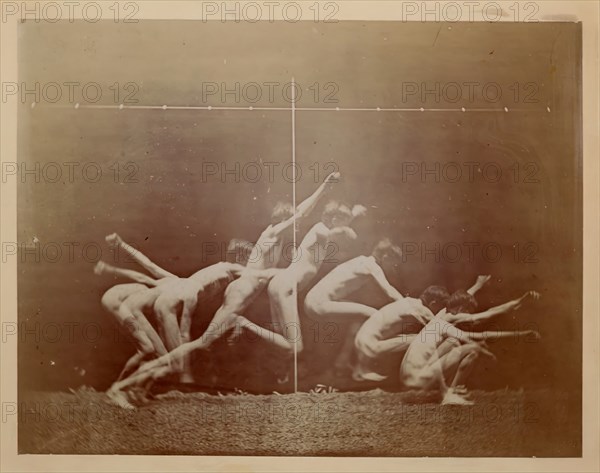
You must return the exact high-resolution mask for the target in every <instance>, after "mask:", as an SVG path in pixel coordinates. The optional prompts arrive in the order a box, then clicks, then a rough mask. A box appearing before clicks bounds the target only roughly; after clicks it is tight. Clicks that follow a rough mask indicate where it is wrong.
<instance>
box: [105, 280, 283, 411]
mask: <svg viewBox="0 0 600 473" xmlns="http://www.w3.org/2000/svg"><path fill="white" fill-rule="evenodd" d="M279 271H281V270H280V269H276V268H271V269H265V270H255V269H251V268H246V269H245V270H244V271H243V273H242V276H241V277H240V278H239V279H237V280H235V281H233V282H232V283H231V284H229V286H227V289H226V290H225V298H224V301H223V305H222V306H221V307H220V308H219V309H218V310H217V312H216V313H215V316H214V317H213V319H212V321H211V323H210V324H209V327H208V329H207V330H206V331H205V332H204V334H202V335H201V336H200V337H198V338H197V339H196V340H193V341H191V342H188V343H184V344H182V345H180V346H179V347H177V348H176V349H174V350H173V351H171V352H170V353H167V354H166V355H164V356H161V357H160V358H158V359H156V360H152V361H149V362H148V363H146V364H144V365H142V366H140V367H139V368H138V370H137V371H136V372H135V373H133V374H132V375H131V376H129V377H128V378H126V379H124V380H122V381H118V382H116V383H114V384H113V385H112V387H111V388H110V390H109V391H107V394H108V396H109V397H110V398H111V399H112V401H113V402H115V403H116V404H117V405H119V406H121V407H123V408H125V409H134V406H133V405H132V404H130V403H129V401H128V400H127V397H126V395H125V393H124V392H123V390H125V389H127V388H131V387H134V386H147V384H148V382H151V381H153V380H156V379H159V378H162V377H164V376H167V375H169V374H171V373H174V372H176V370H177V368H176V366H177V364H178V360H181V359H183V358H185V357H187V356H189V355H190V354H191V353H192V352H194V351H196V350H205V349H208V348H209V347H210V346H211V345H212V343H214V342H215V340H217V339H218V338H220V337H221V336H223V335H224V334H225V333H226V332H228V331H229V330H231V329H232V328H234V327H235V326H236V324H242V325H244V328H245V329H248V330H252V331H254V332H255V333H257V334H258V335H260V336H261V337H263V338H264V337H266V336H267V335H265V333H264V332H266V330H265V329H263V328H262V327H260V326H258V325H256V324H254V323H253V322H251V321H249V320H248V319H246V318H245V317H243V316H242V315H241V314H243V313H244V311H245V310H246V309H247V308H248V307H249V306H250V304H251V303H252V302H253V301H254V299H255V298H256V297H257V296H258V295H259V294H260V293H261V292H262V291H263V290H264V289H265V287H266V286H267V284H268V283H269V281H270V280H271V279H272V278H273V276H275V274H276V273H277V272H279ZM268 336H269V337H270V339H271V340H270V341H271V342H272V343H274V344H276V345H279V346H280V347H282V348H286V347H287V346H288V343H287V341H286V340H285V338H284V337H283V336H282V335H279V334H277V333H274V332H269V335H268Z"/></svg>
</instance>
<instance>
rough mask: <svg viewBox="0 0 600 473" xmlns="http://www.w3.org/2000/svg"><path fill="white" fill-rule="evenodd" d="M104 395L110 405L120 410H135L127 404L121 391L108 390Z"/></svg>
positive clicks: (125, 397)
mask: <svg viewBox="0 0 600 473" xmlns="http://www.w3.org/2000/svg"><path fill="white" fill-rule="evenodd" d="M106 395H107V396H108V399H109V400H110V402H111V403H112V404H114V405H115V406H119V407H120V408H121V409H128V410H130V411H132V410H135V406H134V405H133V404H131V403H130V402H129V400H128V399H127V395H126V394H125V393H124V392H123V391H119V390H116V389H109V390H108V391H106Z"/></svg>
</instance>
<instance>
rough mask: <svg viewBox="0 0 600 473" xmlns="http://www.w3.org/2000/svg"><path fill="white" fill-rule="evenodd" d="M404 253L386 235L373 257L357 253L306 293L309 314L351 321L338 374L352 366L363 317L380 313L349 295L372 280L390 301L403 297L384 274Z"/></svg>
mask: <svg viewBox="0 0 600 473" xmlns="http://www.w3.org/2000/svg"><path fill="white" fill-rule="evenodd" d="M401 256H402V251H401V250H400V248H399V247H397V246H395V245H393V244H392V242H391V241H390V240H389V239H388V238H384V239H382V240H380V241H379V242H378V243H377V244H376V245H375V247H374V248H373V251H372V253H371V256H357V257H356V258H353V259H351V260H349V261H346V262H345V263H342V264H340V265H339V266H337V267H336V268H334V269H333V270H332V271H331V272H330V273H328V274H327V275H326V276H325V277H324V278H323V279H321V280H320V281H319V282H318V283H317V284H316V285H315V286H314V287H313V288H312V289H311V290H310V291H309V293H308V294H307V295H306V299H305V300H304V309H305V311H306V314H307V315H308V316H310V317H312V318H319V319H333V320H341V321H343V320H348V322H350V327H349V330H348V332H347V334H346V338H345V342H344V345H343V347H342V349H341V351H340V353H339V355H338V357H337V360H336V361H335V364H334V368H335V371H336V373H340V374H341V373H344V372H345V371H346V369H347V368H349V366H350V357H351V355H352V350H353V347H354V336H355V334H356V332H357V331H358V329H359V327H360V325H361V324H362V323H363V322H364V320H365V319H367V318H369V317H370V316H371V315H373V314H374V313H376V312H377V309H376V308H374V307H369V306H367V305H364V304H360V303H358V302H352V301H351V300H349V298H350V297H351V296H352V294H356V292H357V291H358V290H359V289H361V288H362V287H363V286H365V285H366V284H367V283H368V282H369V281H375V282H376V284H377V285H378V286H379V287H380V288H381V290H382V291H383V292H384V293H385V295H386V296H387V297H388V298H389V299H390V300H392V301H396V300H401V299H402V298H403V296H402V294H400V292H398V290H397V289H396V288H395V287H394V286H392V285H391V284H390V283H389V281H388V280H387V278H386V276H385V273H386V271H389V270H393V269H394V268H395V266H396V265H397V264H398V263H399V262H400V257H401Z"/></svg>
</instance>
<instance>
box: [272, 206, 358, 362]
mask: <svg viewBox="0 0 600 473" xmlns="http://www.w3.org/2000/svg"><path fill="white" fill-rule="evenodd" d="M365 212H366V208H365V207H363V206H362V205H355V206H354V207H353V208H352V209H350V208H349V207H348V206H346V205H344V204H340V203H338V202H335V201H331V202H329V203H328V204H327V205H326V206H325V209H324V210H323V214H322V216H321V222H319V223H317V224H315V225H314V226H313V227H312V228H311V229H310V230H309V231H308V233H307V234H306V236H305V237H304V239H303V240H302V243H301V244H300V246H299V247H298V251H297V255H296V258H295V260H294V261H292V263H291V264H290V265H289V266H288V267H287V268H286V269H284V270H283V271H281V273H279V274H278V275H277V276H275V277H274V278H273V280H272V281H271V283H270V284H269V289H268V291H269V300H270V302H271V317H272V318H273V322H274V323H276V324H281V326H282V327H284V328H286V329H287V328H288V327H290V326H291V327H293V328H294V329H295V332H296V333H295V336H294V337H290V343H289V348H288V351H289V353H290V354H292V353H293V352H294V345H295V347H296V348H295V350H296V353H300V352H301V351H302V348H303V344H302V337H301V334H300V317H299V315H298V295H297V294H298V292H299V291H302V290H304V289H305V288H306V287H307V286H308V284H309V283H310V282H311V281H312V280H313V278H314V277H315V276H316V275H317V273H318V272H319V269H320V267H321V264H322V263H323V261H324V260H325V259H326V256H327V249H328V247H329V244H330V243H331V242H336V243H337V241H341V242H343V241H344V239H346V241H347V240H355V239H356V233H355V232H354V230H353V229H352V228H350V227H349V225H350V223H352V220H354V218H356V217H358V216H361V215H364V214H365Z"/></svg>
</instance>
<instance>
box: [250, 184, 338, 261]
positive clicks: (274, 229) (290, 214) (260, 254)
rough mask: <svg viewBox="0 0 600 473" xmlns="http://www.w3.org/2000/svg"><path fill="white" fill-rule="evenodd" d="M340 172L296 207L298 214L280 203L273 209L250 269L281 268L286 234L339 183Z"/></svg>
mask: <svg viewBox="0 0 600 473" xmlns="http://www.w3.org/2000/svg"><path fill="white" fill-rule="evenodd" d="M339 178H340V173H339V172H332V173H331V174H329V175H328V176H327V177H326V178H325V180H324V181H323V183H322V184H321V185H320V186H319V187H318V188H317V190H316V191H315V192H314V193H313V194H312V195H311V196H309V197H308V198H306V200H304V201H303V202H302V203H300V204H299V205H297V206H296V212H295V214H294V209H293V207H292V206H291V205H290V204H287V203H283V202H279V203H278V204H277V205H276V206H275V208H274V209H273V213H272V215H271V224H270V225H269V226H268V227H267V228H266V229H265V230H264V231H263V232H262V233H261V235H260V237H259V238H258V241H257V242H256V244H255V245H254V249H253V251H252V252H251V254H250V257H249V259H248V264H247V266H248V268H252V269H268V268H277V267H279V266H280V262H281V258H282V255H283V250H284V247H285V246H286V245H285V244H286V243H288V241H286V234H287V232H288V231H289V230H293V228H292V227H293V225H294V221H298V220H301V219H303V218H304V217H307V216H308V215H309V214H310V212H311V211H312V210H313V209H314V208H315V206H316V205H317V203H318V202H319V200H320V199H321V197H323V194H324V193H325V191H326V190H328V185H329V184H333V183H335V182H337V180H338V179H339Z"/></svg>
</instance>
